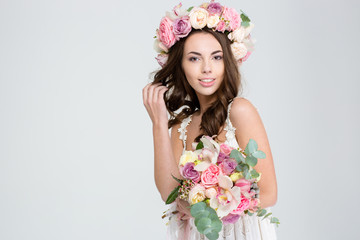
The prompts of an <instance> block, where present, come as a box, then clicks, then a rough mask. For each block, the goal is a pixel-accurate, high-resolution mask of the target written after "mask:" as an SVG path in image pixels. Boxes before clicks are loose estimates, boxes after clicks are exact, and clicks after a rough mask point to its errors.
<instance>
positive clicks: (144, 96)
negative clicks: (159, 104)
mask: <svg viewBox="0 0 360 240" xmlns="http://www.w3.org/2000/svg"><path fill="white" fill-rule="evenodd" d="M150 85H151V83H148V84H146V86H145V87H144V88H143V92H142V93H143V104H144V105H145V106H146V105H147V100H148V97H149V94H148V92H149V87H150Z"/></svg>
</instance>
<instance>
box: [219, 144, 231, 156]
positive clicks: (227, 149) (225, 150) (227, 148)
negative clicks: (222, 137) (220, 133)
mask: <svg viewBox="0 0 360 240" xmlns="http://www.w3.org/2000/svg"><path fill="white" fill-rule="evenodd" d="M232 150H233V148H232V147H230V146H229V145H227V144H225V143H222V144H221V145H220V152H222V153H224V154H225V155H226V156H230V153H231V151H232Z"/></svg>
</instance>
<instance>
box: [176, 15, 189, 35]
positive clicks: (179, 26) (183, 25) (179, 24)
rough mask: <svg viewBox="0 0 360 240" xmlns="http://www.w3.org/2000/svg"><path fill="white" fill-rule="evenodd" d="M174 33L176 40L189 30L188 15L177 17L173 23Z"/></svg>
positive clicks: (187, 33)
mask: <svg viewBox="0 0 360 240" xmlns="http://www.w3.org/2000/svg"><path fill="white" fill-rule="evenodd" d="M173 27H174V33H175V37H176V39H177V40H179V39H180V38H183V37H186V36H187V35H189V33H190V32H191V24H190V18H189V16H183V17H181V18H178V19H176V20H175V21H174V23H173Z"/></svg>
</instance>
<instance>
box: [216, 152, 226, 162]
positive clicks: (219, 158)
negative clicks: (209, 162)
mask: <svg viewBox="0 0 360 240" xmlns="http://www.w3.org/2000/svg"><path fill="white" fill-rule="evenodd" d="M225 159H229V156H226V155H225V154H224V153H222V152H219V156H218V159H217V162H216V163H217V164H218V165H219V164H220V163H222V162H223V161H224V160H225Z"/></svg>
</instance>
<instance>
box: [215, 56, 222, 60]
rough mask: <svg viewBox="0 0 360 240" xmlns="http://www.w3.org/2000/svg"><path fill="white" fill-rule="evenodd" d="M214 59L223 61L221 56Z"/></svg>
mask: <svg viewBox="0 0 360 240" xmlns="http://www.w3.org/2000/svg"><path fill="white" fill-rule="evenodd" d="M214 58H215V60H221V59H223V57H222V56H221V55H218V56H215V57H214Z"/></svg>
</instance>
